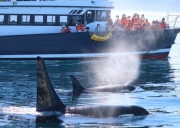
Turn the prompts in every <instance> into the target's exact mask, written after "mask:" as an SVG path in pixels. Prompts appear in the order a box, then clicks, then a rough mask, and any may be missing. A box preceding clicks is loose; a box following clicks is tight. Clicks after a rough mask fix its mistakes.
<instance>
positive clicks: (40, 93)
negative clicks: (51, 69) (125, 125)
mask: <svg viewBox="0 0 180 128" xmlns="http://www.w3.org/2000/svg"><path fill="white" fill-rule="evenodd" d="M37 65H38V69H37V104H36V111H38V112H42V111H59V112H61V113H62V114H77V115H82V116H88V117H96V118H103V117H119V116H120V115H124V114H133V115H134V116H146V115H148V114H149V112H148V111H147V110H146V109H144V108H143V107H140V106H135V105H132V106H111V105H90V106H88V105H87V106H75V107H68V106H66V105H64V104H63V103H62V101H61V100H60V98H59V97H58V95H57V93H56V92H55V90H54V87H53V85H52V83H51V80H50V78H49V75H48V72H47V69H46V66H45V63H44V61H43V59H42V58H41V57H37Z"/></svg>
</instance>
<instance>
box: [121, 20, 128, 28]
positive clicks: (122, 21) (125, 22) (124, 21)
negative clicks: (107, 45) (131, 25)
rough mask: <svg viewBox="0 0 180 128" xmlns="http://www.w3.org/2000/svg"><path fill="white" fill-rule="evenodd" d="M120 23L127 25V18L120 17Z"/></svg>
mask: <svg viewBox="0 0 180 128" xmlns="http://www.w3.org/2000/svg"><path fill="white" fill-rule="evenodd" d="M121 23H122V24H123V26H125V25H127V23H128V20H127V18H123V19H121Z"/></svg>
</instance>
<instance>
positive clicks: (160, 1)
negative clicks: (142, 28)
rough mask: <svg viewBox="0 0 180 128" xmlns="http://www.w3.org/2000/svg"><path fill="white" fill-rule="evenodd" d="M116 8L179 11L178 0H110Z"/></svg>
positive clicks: (179, 3)
mask: <svg viewBox="0 0 180 128" xmlns="http://www.w3.org/2000/svg"><path fill="white" fill-rule="evenodd" d="M110 1H113V5H114V6H115V8H116V9H118V10H137V11H157V12H160V11H165V12H167V11H169V12H179V13H180V0H110Z"/></svg>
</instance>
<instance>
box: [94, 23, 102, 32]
mask: <svg viewBox="0 0 180 128" xmlns="http://www.w3.org/2000/svg"><path fill="white" fill-rule="evenodd" d="M100 28H101V27H100V24H97V26H96V28H95V32H100Z"/></svg>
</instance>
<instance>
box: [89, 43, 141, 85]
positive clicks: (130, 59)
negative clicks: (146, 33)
mask: <svg viewBox="0 0 180 128" xmlns="http://www.w3.org/2000/svg"><path fill="white" fill-rule="evenodd" d="M129 48H130V46H128V45H123V44H122V47H121V48H120V47H116V46H114V47H113V48H110V49H111V50H112V51H119V52H122V53H123V54H122V55H117V56H116V55H115V56H109V57H108V58H104V59H101V60H99V61H96V63H93V64H92V65H91V69H92V70H93V71H94V77H95V79H96V81H98V83H99V85H111V84H127V83H131V82H132V81H133V80H134V78H137V77H138V74H139V64H140V58H139V55H136V54H127V52H128V51H129ZM133 51H135V49H134V50H133Z"/></svg>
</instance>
